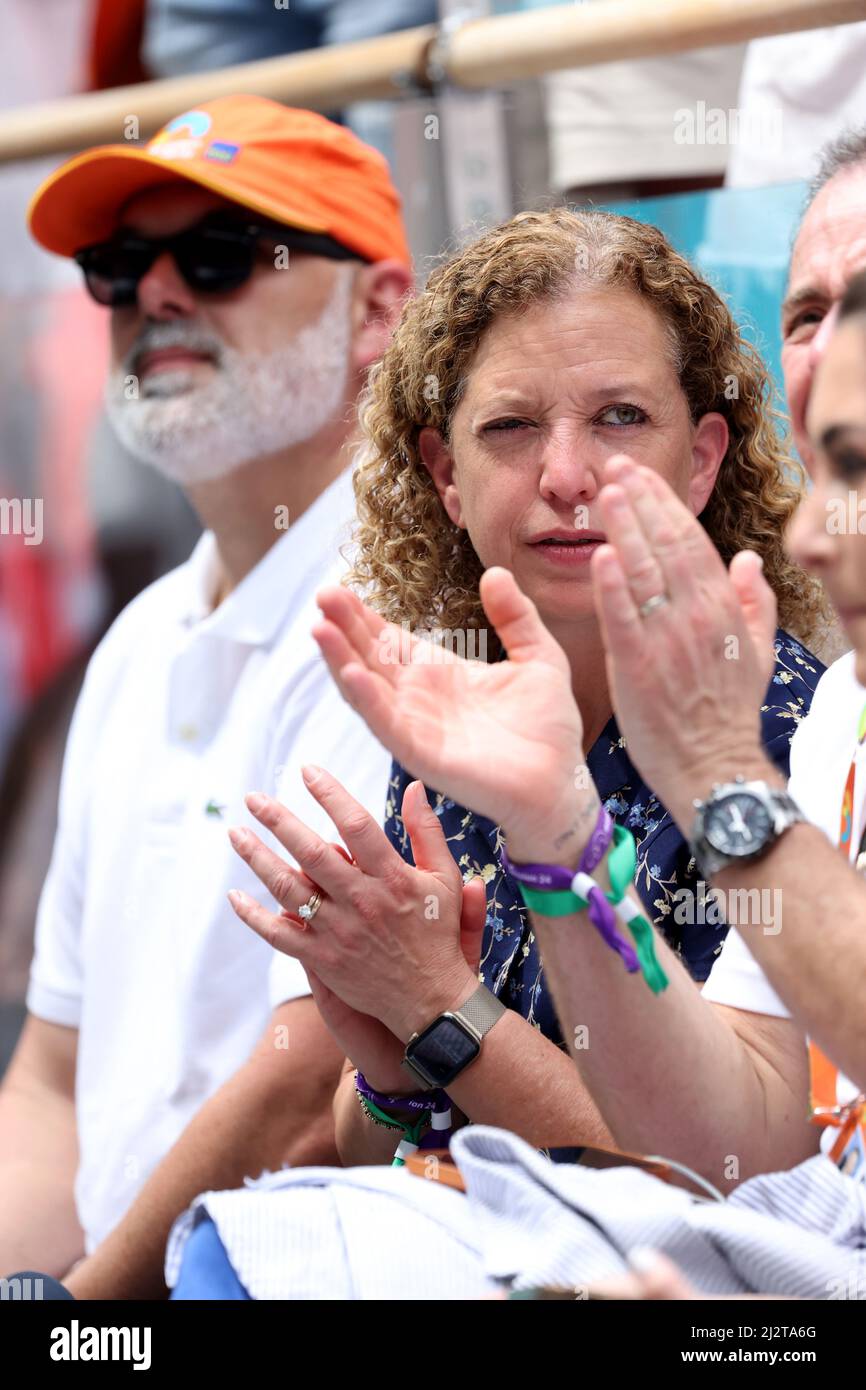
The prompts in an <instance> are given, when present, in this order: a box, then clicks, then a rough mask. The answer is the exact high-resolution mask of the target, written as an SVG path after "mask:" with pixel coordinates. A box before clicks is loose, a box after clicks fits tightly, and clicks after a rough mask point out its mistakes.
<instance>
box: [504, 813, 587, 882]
mask: <svg viewBox="0 0 866 1390" xmlns="http://www.w3.org/2000/svg"><path fill="white" fill-rule="evenodd" d="M612 839H613V820H612V819H611V817H610V815H609V814H608V812H607V811H606V810H605V808H604V806H599V808H598V819H597V820H596V823H595V829H594V830H593V832H592V834H591V835H590V837H589V840H588V841H587V843H586V846H585V847H584V851H583V854H582V855H581V856H580V863H579V865H578V872H579V873H583V874H591V873H592V871H593V869H595V868H597V867H598V865H599V864H600V863H601V861H602V859H603V858H604V856H605V854H606V853H607V849H608V846H609V844H610V842H611V840H612ZM501 853H502V866H503V868H504V869H505V871H506V873H509V874H511V876H512V878H516V879H517V882H518V883H525V884H527V885H528V886H529V887H530V888H542V889H554V890H557V889H558V890H563V889H565V890H567V889H570V888H571V882H572V879H573V878H574V870H573V869H565V868H563V867H562V865H560V864H512V862H511V860H510V859H509V858H508V854H507V853H506V850H505V846H504V845H503V847H502V851H501Z"/></svg>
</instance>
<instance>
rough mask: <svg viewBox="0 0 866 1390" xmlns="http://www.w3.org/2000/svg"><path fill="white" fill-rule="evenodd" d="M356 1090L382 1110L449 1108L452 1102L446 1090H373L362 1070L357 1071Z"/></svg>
mask: <svg viewBox="0 0 866 1390" xmlns="http://www.w3.org/2000/svg"><path fill="white" fill-rule="evenodd" d="M355 1090H356V1091H357V1092H358V1094H359V1095H361V1096H366V1097H367V1100H371V1101H372V1102H373V1104H374V1105H378V1106H379V1108H380V1110H387V1109H389V1108H390V1109H391V1110H414V1111H421V1110H447V1108H448V1107H449V1106H450V1104H451V1102H450V1101H449V1099H448V1097H447V1096H446V1094H445V1092H444V1091H423V1092H421V1091H419V1092H416V1094H415V1095H408V1096H386V1095H383V1094H382V1092H381V1091H374V1090H373V1087H372V1086H371V1085H370V1083H369V1082H368V1080H367V1078H366V1076H365V1075H364V1073H363V1072H362V1071H358V1072H356V1073H355ZM422 1096H423V1099H421V1097H422Z"/></svg>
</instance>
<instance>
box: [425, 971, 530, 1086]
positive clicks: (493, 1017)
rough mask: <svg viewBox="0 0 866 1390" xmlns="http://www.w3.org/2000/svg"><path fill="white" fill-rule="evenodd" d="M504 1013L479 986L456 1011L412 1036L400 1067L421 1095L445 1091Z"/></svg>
mask: <svg viewBox="0 0 866 1390" xmlns="http://www.w3.org/2000/svg"><path fill="white" fill-rule="evenodd" d="M505 1012H506V1008H505V1005H504V1004H503V1003H501V1002H500V1000H498V999H497V998H496V995H495V994H492V993H491V992H490V990H489V989H488V988H487V986H486V985H479V986H478V988H477V989H476V990H474V991H473V993H472V994H470V996H469V998H468V999H467V1000H466V1002H465V1003H464V1004H461V1005H460V1008H459V1009H454V1010H451V1011H449V1012H447V1013H444V1014H440V1015H439V1017H438V1018H434V1020H433V1022H432V1023H430V1024H428V1025H427V1027H426V1028H424V1029H423V1030H422V1031H421V1032H420V1033H413V1034H412V1036H411V1038H410V1039H409V1041H408V1043H407V1044H406V1051H405V1053H404V1055H403V1066H404V1067H405V1069H406V1070H407V1071H408V1072H409V1075H410V1076H411V1077H412V1079H413V1081H414V1082H415V1084H416V1085H417V1086H418V1087H419V1089H420V1090H422V1091H435V1090H437V1089H439V1088H441V1089H443V1090H444V1089H445V1087H447V1086H449V1085H450V1084H451V1082H452V1081H454V1080H455V1079H456V1078H457V1077H458V1076H459V1075H460V1073H461V1072H462V1071H463V1070H464V1069H465V1068H466V1067H468V1066H469V1064H470V1062H474V1061H475V1059H476V1057H477V1056H478V1054H479V1053H480V1051H481V1039H482V1038H483V1037H484V1035H485V1033H489V1032H490V1029H491V1028H492V1027H493V1025H494V1023H496V1022H498V1020H499V1019H500V1018H501V1017H502V1015H503V1014H504V1013H505Z"/></svg>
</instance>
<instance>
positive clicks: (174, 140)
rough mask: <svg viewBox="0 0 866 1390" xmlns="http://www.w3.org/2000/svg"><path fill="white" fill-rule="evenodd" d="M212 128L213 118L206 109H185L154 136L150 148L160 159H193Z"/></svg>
mask: <svg viewBox="0 0 866 1390" xmlns="http://www.w3.org/2000/svg"><path fill="white" fill-rule="evenodd" d="M210 128H211V118H210V116H209V115H208V113H207V112H206V111H185V112H184V114H183V115H182V116H175V118H174V120H173V121H169V123H168V125H167V126H166V127H165V129H164V130H161V131H160V132H159V134H158V135H155V136H154V137H153V139H152V140H151V142H150V144H149V146H148V150H149V151H150V153H151V154H156V155H159V158H160V159H193V158H194V157H195V155H197V154H200V153H201V146H202V141H203V140H204V137H205V136H206V135H207V133H208V131H209V130H210Z"/></svg>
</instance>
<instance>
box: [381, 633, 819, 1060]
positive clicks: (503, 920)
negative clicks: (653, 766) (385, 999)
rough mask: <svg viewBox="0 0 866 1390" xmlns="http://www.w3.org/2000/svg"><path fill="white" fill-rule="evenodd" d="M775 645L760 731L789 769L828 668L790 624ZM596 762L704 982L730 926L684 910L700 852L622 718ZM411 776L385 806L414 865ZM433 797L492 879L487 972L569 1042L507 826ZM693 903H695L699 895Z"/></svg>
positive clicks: (450, 828)
mask: <svg viewBox="0 0 866 1390" xmlns="http://www.w3.org/2000/svg"><path fill="white" fill-rule="evenodd" d="M775 647H776V669H775V672H774V674H773V678H772V680H771V681H770V685H769V688H768V691H767V695H766V698H765V702H764V704H763V705H762V707H761V729H762V735H763V742H764V747H765V749H766V751H767V753H768V754H769V756H770V758H771V759H772V761H773V762H774V763H775V764H776V766H777V767H778V768H779V770H780V771H781V772H782V773H783V774H784V775H785V777H787V776H788V773H789V768H788V762H789V757H790V742H791V738H792V736H793V733H794V730H795V729H796V727H797V724H798V722H799V721H800V720H801V719H802V718H803V717H804V716H805V715H806V714H807V713H808V710H809V706H810V705H811V703H812V696H813V694H814V691H815V686H816V685H817V683H818V680H819V679H820V677H821V676H822V675H823V673H824V666H823V665H822V663H821V662H820V661H819V660H818V659H817V657H815V656H813V655H812V653H811V652H810V651H808V650H807V648H805V647H803V646H802V645H801V644H800V643H799V642H796V641H795V640H794V639H793V638H792V637H790V636H789V635H788V634H787V633H786V632H783V631H782V630H781V629H779V630H778V631H777V634H776V642H775ZM587 762H588V764H589V768H590V771H591V773H592V776H593V779H594V781H595V785H596V787H597V788H598V791H599V795H600V796H601V798H602V800H603V801H604V803H605V805H606V806H607V809H608V810H609V812H610V813H611V815H612V816H613V818H614V820H615V821H617V822H618V824H620V825H624V826H627V827H628V829H629V830H631V832H632V833H633V835H634V837H635V841H636V843H637V874H636V876H635V887H636V888H637V891H638V894H639V896H640V898H641V900H642V902H643V905H644V910H645V912H646V915H647V917H648V919H649V920H650V921H651V922H652V923H653V924H654V925H655V926H656V927H657V928H658V930H659V931H660V932H661V933H662V935H663V936H664V938H665V940H666V941H667V943H668V945H669V946H671V947H672V949H673V950H674V951H675V952H676V953H677V954H678V955H679V956H680V957H681V959H682V961H683V963H684V964H685V965H686V967H687V969H688V970H689V971H690V973H691V974H692V975H693V976H694V978H695V979H696V980H699V981H704V980H705V979H706V978H707V976H708V975H709V973H710V970H711V968H712V964H713V961H714V960H715V958H716V956H717V955H718V954H719V952H720V951H721V949H722V943H723V941H724V938H725V936H726V935H727V925H726V924H722V925H721V926H718V925H714V924H713V922H714V913H713V912H712V911H705V912H704V913H701V912H700V911H692V912H691V913H688V912H687V911H685V910H684V903H685V902H686V895H685V893H683V891H682V890H684V889H685V890H691V891H692V892H696V891H697V884H698V881H699V875H698V874H697V872H696V870H695V863H694V860H693V859H692V856H691V854H690V852H689V848H688V845H687V843H686V841H685V840H684V839H683V837H682V835H681V834H680V832H679V830H678V829H677V827H676V825H675V824H674V822H673V820H672V819H671V817H670V815H669V814H668V812H667V811H666V810H665V808H664V806H662V805H660V804H659V802H658V800H657V798H656V797H655V796H654V795H653V793H652V791H651V789H650V788H649V787H648V786H647V785H646V783H645V782H644V781H643V779H642V777H641V776H640V773H639V772H638V771H637V770H636V768H635V767H634V765H633V764H632V763H631V761H630V760H629V756H628V753H627V752H626V748H625V740H624V739H623V738H622V737H621V735H620V732H619V728H618V727H617V723H616V720H615V719H611V720H610V722H609V723H608V725H607V726H606V728H605V729H604V731H603V733H602V734H601V736H600V737H599V738H598V739H597V740H596V742H595V743H594V744H593V746H592V748H591V750H590V752H589V754H588V756H587ZM411 781H412V778H411V777H410V776H409V774H408V773H407V772H406V771H405V770H404V769H403V768H402V767H401V766H400V764H399V763H394V764H393V766H392V768H391V779H390V782H389V788H388V801H387V805H386V808H385V831H386V834H387V835H388V838H389V839H390V841H391V843H392V844H393V845H394V846H395V848H396V849H397V850H398V851H399V853H400V854H401V855H402V856H403V858H404V859H406V860H407V861H408V862H409V863H410V864H411V863H413V862H414V861H413V859H412V850H411V847H410V845H409V837H408V835H407V834H406V830H405V828H404V825H403V821H402V818H401V816H400V814H399V812H400V807H401V806H402V804H403V793H404V791H405V790H406V787H407V786H408V785H409V783H410V782H411ZM427 797H428V800H429V802H430V804H431V806H432V807H433V809H434V811H435V812H436V814H437V816H439V818H440V820H441V822H442V829H443V831H444V832H445V838H446V839H447V841H448V843H449V846H450V848H451V853H452V854H453V856H454V858H455V859H456V860H457V863H458V864H459V866H460V868H461V869H462V871H463V876H464V879H467V878H470V877H472V876H473V875H475V874H480V875H481V877H482V878H483V879H484V881H485V883H486V885H487V923H486V927H485V931H484V938H483V942H482V950H481V964H480V973H481V978H482V979H483V981H484V983H485V984H486V985H487V987H488V989H491V990H492V991H493V993H494V994H496V995H498V996H499V997H500V998H501V999H502V1002H503V1003H504V1004H505V1005H506V1006H507V1007H508V1008H510V1009H516V1010H517V1012H518V1013H520V1014H522V1015H523V1017H524V1018H525V1019H527V1020H528V1021H529V1022H530V1023H532V1024H533V1025H534V1026H535V1027H537V1028H540V1030H541V1032H542V1033H543V1034H544V1035H545V1037H547V1038H550V1039H551V1040H552V1041H553V1042H556V1043H557V1044H559V1046H561V1047H564V1046H565V1044H564V1042H563V1039H562V1034H561V1032H560V1028H559V1023H558V1021H557V1017H556V1012H555V1010H554V1006H553V1000H552V998H551V996H550V993H549V991H548V989H547V987H546V983H545V979H544V971H543V969H542V965H541V956H540V953H539V949H538V943H537V942H536V940H535V934H534V932H533V931H532V928H531V924H530V920H529V915H528V913H527V912H526V909H525V908H524V906H523V900H522V898H521V897H520V890H519V888H518V886H517V883H516V881H515V880H514V879H513V878H511V877H510V876H509V875H508V874H506V872H505V870H504V869H503V867H502V859H501V854H500V850H501V835H500V831H499V827H498V826H495V825H493V823H492V822H491V821H489V820H485V819H484V818H483V817H482V816H476V815H474V814H473V813H472V812H471V811H467V810H466V809H465V808H464V807H462V806H457V805H455V803H454V802H453V801H450V800H448V799H447V798H446V797H444V796H442V795H441V794H440V793H439V792H434V791H430V790H428V792H427ZM678 893H679V894H680V896H679V898H677V894H678ZM690 901H691V902H692V903H694V902H695V899H694V898H690ZM689 916H691V917H692V918H698V919H699V918H700V917H701V916H704V917H706V918H708V919H709V920H707V921H706V922H705V923H704V924H700V922H699V921H698V922H696V923H695V925H691V924H689V923H688V922H687V921H686V923H685V924H684V923H683V920H682V919H684V918H686V919H687V918H688V917H689Z"/></svg>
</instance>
